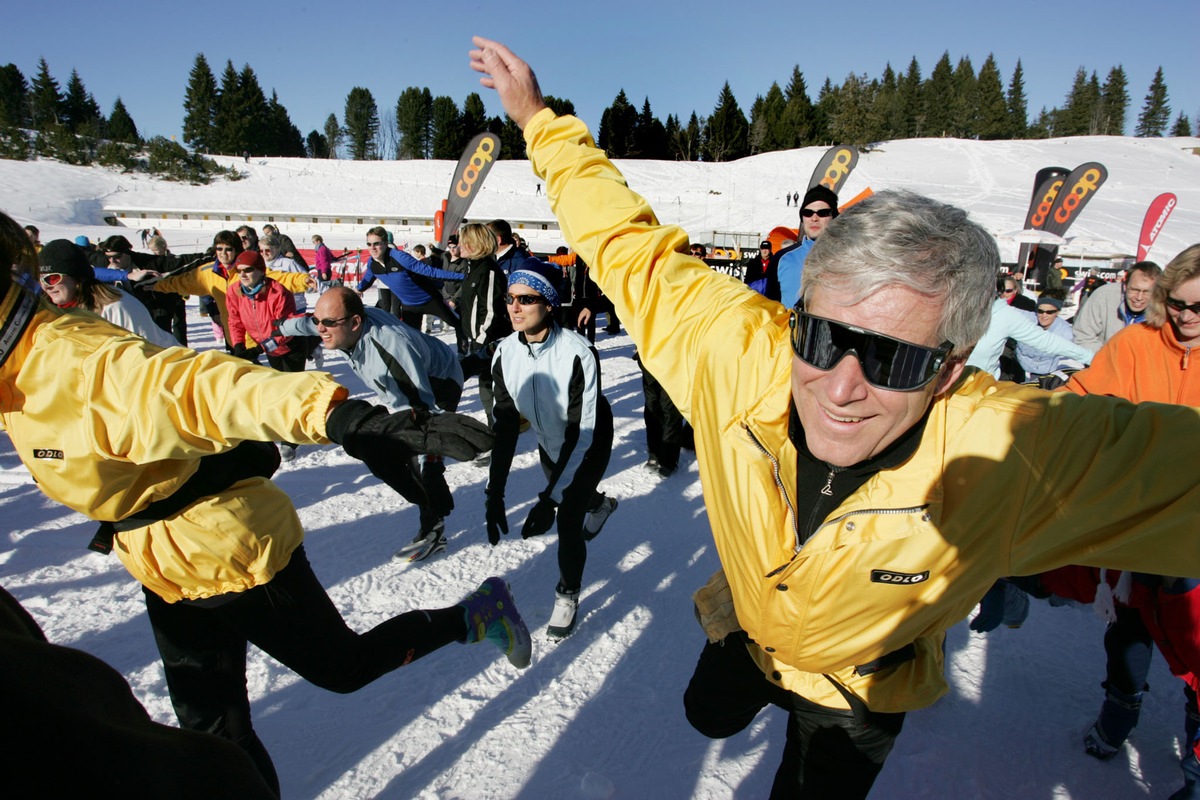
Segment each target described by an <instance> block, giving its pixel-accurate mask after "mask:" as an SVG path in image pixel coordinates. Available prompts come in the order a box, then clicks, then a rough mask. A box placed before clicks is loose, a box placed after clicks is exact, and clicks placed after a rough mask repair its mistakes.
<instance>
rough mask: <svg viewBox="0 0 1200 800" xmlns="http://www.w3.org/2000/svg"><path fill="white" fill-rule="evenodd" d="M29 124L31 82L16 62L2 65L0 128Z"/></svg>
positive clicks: (0, 68)
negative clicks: (26, 80) (29, 82)
mask: <svg viewBox="0 0 1200 800" xmlns="http://www.w3.org/2000/svg"><path fill="white" fill-rule="evenodd" d="M28 125H29V84H28V83H26V82H25V76H24V74H22V73H21V70H20V69H18V68H17V65H16V64H6V65H5V66H3V67H0V128H8V127H13V128H23V127H26V126H28Z"/></svg>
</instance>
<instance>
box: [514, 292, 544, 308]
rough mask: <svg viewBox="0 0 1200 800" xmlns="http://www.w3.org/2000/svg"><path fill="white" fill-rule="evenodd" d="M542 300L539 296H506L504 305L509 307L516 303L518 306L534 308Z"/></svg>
mask: <svg viewBox="0 0 1200 800" xmlns="http://www.w3.org/2000/svg"><path fill="white" fill-rule="evenodd" d="M544 299H545V298H543V297H542V296H541V295H540V294H506V295H504V305H506V306H511V305H512V304H513V303H516V304H517V305H519V306H535V305H537V304H538V303H540V302H542V301H543V300H544Z"/></svg>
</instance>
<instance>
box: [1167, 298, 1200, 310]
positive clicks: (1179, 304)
mask: <svg viewBox="0 0 1200 800" xmlns="http://www.w3.org/2000/svg"><path fill="white" fill-rule="evenodd" d="M1166 303H1167V305H1168V306H1170V307H1171V308H1173V309H1175V310H1176V311H1178V312H1179V313H1181V314H1182V313H1183V312H1184V311H1190V312H1192V313H1193V314H1200V303H1192V304H1191V305H1188V304H1187V303H1185V302H1183V301H1182V300H1180V299H1179V298H1178V297H1171V296H1170V295H1168V296H1167V299H1166Z"/></svg>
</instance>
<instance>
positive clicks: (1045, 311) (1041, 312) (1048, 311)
mask: <svg viewBox="0 0 1200 800" xmlns="http://www.w3.org/2000/svg"><path fill="white" fill-rule="evenodd" d="M1037 313H1038V316H1041V317H1052V316H1054V315H1055V314H1057V313H1058V309H1057V308H1039V309H1038V310H1037Z"/></svg>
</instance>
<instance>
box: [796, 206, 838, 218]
mask: <svg viewBox="0 0 1200 800" xmlns="http://www.w3.org/2000/svg"><path fill="white" fill-rule="evenodd" d="M800 216H802V217H804V218H805V219H808V218H809V217H812V216H818V217H830V216H833V209H832V208H802V209H800Z"/></svg>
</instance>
